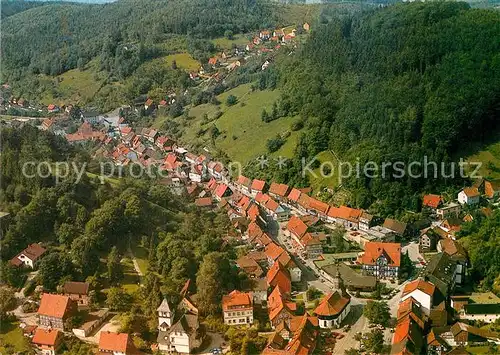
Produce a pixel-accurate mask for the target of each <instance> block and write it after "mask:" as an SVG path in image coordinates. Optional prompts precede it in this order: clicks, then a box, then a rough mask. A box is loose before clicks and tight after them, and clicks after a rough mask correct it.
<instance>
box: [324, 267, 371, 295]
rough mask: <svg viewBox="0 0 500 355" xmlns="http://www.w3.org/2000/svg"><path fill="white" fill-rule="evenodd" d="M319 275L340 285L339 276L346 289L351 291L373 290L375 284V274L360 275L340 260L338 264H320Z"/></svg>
mask: <svg viewBox="0 0 500 355" xmlns="http://www.w3.org/2000/svg"><path fill="white" fill-rule="evenodd" d="M320 275H321V276H323V277H324V278H325V279H327V280H329V281H330V282H332V283H333V284H334V285H340V277H341V278H342V280H343V281H342V282H344V284H345V285H346V287H347V289H349V290H353V291H357V290H359V291H366V292H368V291H373V290H374V289H375V286H376V284H377V278H376V277H375V276H365V275H362V274H361V273H359V272H356V271H354V270H353V269H351V268H350V267H349V266H347V265H346V264H344V263H342V262H341V263H339V264H330V265H325V266H321V269H320ZM337 288H339V287H337Z"/></svg>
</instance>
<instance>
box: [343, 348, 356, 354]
mask: <svg viewBox="0 0 500 355" xmlns="http://www.w3.org/2000/svg"><path fill="white" fill-rule="evenodd" d="M358 354H359V351H358V350H356V349H354V348H350V349H347V350H346V351H344V355H358Z"/></svg>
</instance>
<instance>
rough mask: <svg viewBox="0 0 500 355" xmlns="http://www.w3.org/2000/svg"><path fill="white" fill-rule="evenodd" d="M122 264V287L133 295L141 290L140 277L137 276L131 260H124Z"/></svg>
mask: <svg viewBox="0 0 500 355" xmlns="http://www.w3.org/2000/svg"><path fill="white" fill-rule="evenodd" d="M121 264H122V266H123V280H122V281H121V285H122V287H123V289H124V290H125V291H126V292H127V293H129V294H131V295H133V294H134V293H135V292H136V291H137V290H138V289H139V283H140V277H139V275H137V272H136V271H135V269H134V264H133V263H132V260H131V259H129V258H123V259H122V262H121Z"/></svg>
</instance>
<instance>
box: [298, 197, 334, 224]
mask: <svg viewBox="0 0 500 355" xmlns="http://www.w3.org/2000/svg"><path fill="white" fill-rule="evenodd" d="M304 196H307V195H304ZM329 208H330V206H329V205H328V204H327V203H325V202H323V201H319V200H317V199H315V198H309V201H308V206H307V209H308V212H309V213H312V214H314V215H317V216H318V217H319V218H321V219H322V220H326V217H327V213H328V210H329Z"/></svg>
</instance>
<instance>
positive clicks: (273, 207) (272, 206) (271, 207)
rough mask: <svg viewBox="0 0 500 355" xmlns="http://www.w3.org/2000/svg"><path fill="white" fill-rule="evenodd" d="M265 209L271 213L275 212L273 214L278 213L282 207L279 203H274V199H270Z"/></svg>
mask: <svg viewBox="0 0 500 355" xmlns="http://www.w3.org/2000/svg"><path fill="white" fill-rule="evenodd" d="M265 207H266V208H267V209H268V210H270V211H273V212H276V210H277V209H278V208H279V207H280V205H279V203H278V202H276V201H274V200H273V199H272V198H270V199H269V200H268V201H267V202H266V204H265Z"/></svg>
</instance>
